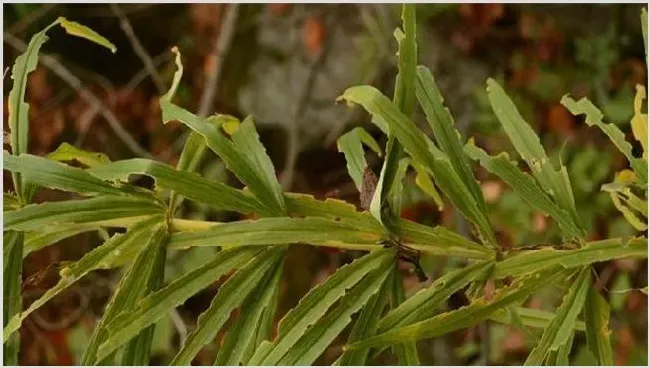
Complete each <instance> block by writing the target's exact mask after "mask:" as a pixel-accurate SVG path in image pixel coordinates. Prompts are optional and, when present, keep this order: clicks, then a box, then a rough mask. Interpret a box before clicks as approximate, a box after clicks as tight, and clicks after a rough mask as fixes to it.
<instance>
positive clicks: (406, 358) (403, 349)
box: [390, 263, 420, 366]
mask: <svg viewBox="0 0 650 368" xmlns="http://www.w3.org/2000/svg"><path fill="white" fill-rule="evenodd" d="M398 267H399V265H398V264H397V263H395V265H394V267H393V277H392V280H391V281H392V282H391V299H390V300H391V304H392V306H393V308H398V307H399V306H400V305H402V304H403V303H404V301H405V300H406V291H405V290H404V281H403V280H402V276H401V275H400V274H399V268H398ZM393 310H394V309H393ZM393 352H394V353H395V356H397V363H398V364H399V365H403V366H418V365H420V358H419V357H418V349H417V345H416V341H409V342H405V343H401V344H395V345H393Z"/></svg>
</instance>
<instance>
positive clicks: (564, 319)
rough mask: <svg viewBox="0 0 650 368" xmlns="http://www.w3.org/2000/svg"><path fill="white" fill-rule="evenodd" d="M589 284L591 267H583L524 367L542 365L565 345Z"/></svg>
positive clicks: (585, 296)
mask: <svg viewBox="0 0 650 368" xmlns="http://www.w3.org/2000/svg"><path fill="white" fill-rule="evenodd" d="M590 284H591V267H585V268H584V269H583V270H582V271H581V272H580V274H579V275H578V277H577V278H576V279H575V281H574V282H573V283H572V285H571V287H570V288H569V291H568V292H567V294H566V295H565V297H564V300H562V304H561V305H560V307H559V308H558V309H557V310H556V311H555V318H554V319H553V320H552V321H551V323H550V324H549V325H548V327H546V329H544V334H543V335H542V338H541V339H540V340H539V343H538V344H537V346H536V347H535V348H534V349H533V350H532V351H531V352H530V354H529V355H528V358H527V359H526V362H525V363H524V364H525V365H542V364H543V363H544V358H546V356H547V355H548V354H549V353H550V352H556V353H557V351H558V350H559V349H560V348H561V347H562V345H564V344H566V343H567V341H568V340H569V338H570V337H571V334H572V333H573V325H574V324H575V321H576V319H577V318H578V314H580V311H581V310H582V307H583V306H584V303H585V300H586V299H587V291H588V290H589V287H590Z"/></svg>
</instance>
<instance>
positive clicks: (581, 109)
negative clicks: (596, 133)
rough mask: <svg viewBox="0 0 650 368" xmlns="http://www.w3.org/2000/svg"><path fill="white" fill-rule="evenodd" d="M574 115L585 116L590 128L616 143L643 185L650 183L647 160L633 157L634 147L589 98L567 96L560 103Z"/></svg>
mask: <svg viewBox="0 0 650 368" xmlns="http://www.w3.org/2000/svg"><path fill="white" fill-rule="evenodd" d="M560 102H561V103H562V105H564V107H566V108H567V109H568V110H569V111H570V112H571V113H572V114H573V115H581V114H584V115H585V122H586V123H587V125H589V126H594V125H595V126H597V127H598V128H599V129H600V130H601V131H602V132H603V133H605V134H606V135H607V136H608V137H609V139H610V140H611V141H612V143H614V145H615V146H616V148H618V150H619V151H621V153H623V154H624V155H625V157H626V158H627V160H628V161H629V162H630V166H632V169H633V170H634V172H635V173H636V174H637V175H638V176H639V178H640V179H641V180H642V183H644V184H646V183H647V182H648V172H647V168H648V164H647V162H646V161H645V160H643V159H639V158H636V157H634V156H633V155H632V145H631V144H630V143H629V142H628V141H626V140H625V134H623V132H622V131H621V130H620V129H619V128H618V127H617V126H616V125H614V124H611V123H610V124H606V123H604V122H603V118H604V115H603V113H602V112H601V111H600V110H599V109H598V108H597V107H596V106H594V104H593V103H591V101H589V100H588V99H587V98H582V99H580V100H579V101H576V100H574V99H573V98H571V97H569V95H565V96H563V97H562V100H561V101H560Z"/></svg>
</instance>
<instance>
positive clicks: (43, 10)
mask: <svg viewBox="0 0 650 368" xmlns="http://www.w3.org/2000/svg"><path fill="white" fill-rule="evenodd" d="M57 5H59V4H55V3H50V4H43V6H41V7H40V8H38V9H37V10H35V11H34V12H31V13H30V14H29V15H27V16H26V17H24V18H22V19H21V20H19V21H17V22H16V23H14V24H12V25H11V27H9V29H8V30H6V31H5V32H9V33H12V34H16V33H20V32H22V31H24V30H25V29H27V27H29V26H30V25H32V24H33V23H34V22H36V21H37V20H39V19H40V18H41V17H44V16H45V15H46V14H47V13H49V12H50V11H51V10H52V9H54V8H55V7H56V6H57Z"/></svg>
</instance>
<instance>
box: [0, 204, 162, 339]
mask: <svg viewBox="0 0 650 368" xmlns="http://www.w3.org/2000/svg"><path fill="white" fill-rule="evenodd" d="M162 221H163V218H162V217H154V218H151V219H149V220H145V221H141V222H139V223H137V224H135V225H134V226H133V227H132V228H130V229H129V231H128V232H127V233H126V234H118V235H114V236H113V237H112V238H110V239H109V240H108V241H106V242H104V244H102V245H100V246H99V247H97V248H95V249H93V250H92V251H90V252H88V253H86V254H85V255H84V256H83V257H82V258H81V259H80V260H79V261H77V262H74V263H72V264H70V265H68V266H66V267H65V268H63V269H62V270H61V271H60V274H61V279H60V280H59V282H58V283H57V284H56V285H55V286H54V287H53V288H51V289H49V290H48V291H47V292H45V294H43V296H41V297H40V298H39V299H37V300H36V301H35V302H33V303H32V304H31V305H30V306H29V308H27V310H25V311H24V312H22V313H21V314H20V315H19V316H15V318H13V319H12V320H11V321H10V322H9V324H8V325H7V326H5V329H4V331H3V334H4V339H5V340H7V338H8V336H9V334H10V333H12V332H13V331H16V330H17V329H18V328H19V327H20V325H21V323H22V321H23V320H25V318H27V317H28V316H29V315H30V314H31V313H32V312H34V311H35V310H37V309H38V308H40V307H41V306H43V305H45V303H47V302H48V301H49V300H51V299H52V298H54V297H55V296H57V295H59V294H60V293H61V292H62V291H64V290H65V289H67V288H68V287H69V286H71V285H72V284H74V283H75V282H77V281H78V280H80V279H81V278H82V277H84V276H85V275H87V274H88V273H89V272H91V271H93V270H100V269H111V268H114V267H117V266H120V265H121V264H123V263H124V262H125V258H126V259H127V260H130V259H132V258H133V257H132V256H133V255H135V254H137V252H138V251H139V250H140V249H142V246H143V245H144V244H143V243H142V239H146V236H147V235H148V234H149V233H150V232H151V230H150V228H151V227H152V226H154V225H155V224H158V223H160V222H162ZM125 256H126V257H125Z"/></svg>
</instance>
